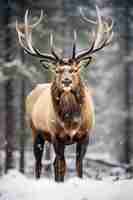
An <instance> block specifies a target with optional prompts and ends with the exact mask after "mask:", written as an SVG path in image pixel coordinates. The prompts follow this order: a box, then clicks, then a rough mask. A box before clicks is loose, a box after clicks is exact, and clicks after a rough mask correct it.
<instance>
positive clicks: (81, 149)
mask: <svg viewBox="0 0 133 200" xmlns="http://www.w3.org/2000/svg"><path fill="white" fill-rule="evenodd" d="M88 143H89V138H87V139H86V140H84V141H82V142H80V143H77V145H76V171H77V176H78V177H80V178H82V177H83V158H84V156H85V153H86V151H87V146H88Z"/></svg>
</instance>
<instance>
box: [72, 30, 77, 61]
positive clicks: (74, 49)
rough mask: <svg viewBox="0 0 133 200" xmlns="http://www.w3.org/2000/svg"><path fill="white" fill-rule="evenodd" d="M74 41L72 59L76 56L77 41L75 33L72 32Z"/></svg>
mask: <svg viewBox="0 0 133 200" xmlns="http://www.w3.org/2000/svg"><path fill="white" fill-rule="evenodd" d="M73 36H74V40H73V48H72V59H73V60H74V59H75V56H76V41H77V32H76V30H74V32H73Z"/></svg>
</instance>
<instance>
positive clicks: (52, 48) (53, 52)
mask: <svg viewBox="0 0 133 200" xmlns="http://www.w3.org/2000/svg"><path fill="white" fill-rule="evenodd" d="M53 41H54V38H53V33H52V32H51V33H50V49H51V53H52V55H53V56H54V57H55V59H56V60H57V61H59V62H60V61H61V59H60V57H59V56H58V55H57V53H56V52H55V50H54V45H53V43H54V42H53Z"/></svg>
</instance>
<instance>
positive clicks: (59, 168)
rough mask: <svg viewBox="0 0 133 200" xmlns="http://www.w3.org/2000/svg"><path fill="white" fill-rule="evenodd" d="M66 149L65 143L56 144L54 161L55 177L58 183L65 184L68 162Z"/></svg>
mask: <svg viewBox="0 0 133 200" xmlns="http://www.w3.org/2000/svg"><path fill="white" fill-rule="evenodd" d="M64 149H65V146H64V144H63V143H60V142H57V141H56V142H55V143H54V150H55V154H56V157H55V161H54V175H55V181H56V182H63V181H64V176H65V171H66V162H65V157H64Z"/></svg>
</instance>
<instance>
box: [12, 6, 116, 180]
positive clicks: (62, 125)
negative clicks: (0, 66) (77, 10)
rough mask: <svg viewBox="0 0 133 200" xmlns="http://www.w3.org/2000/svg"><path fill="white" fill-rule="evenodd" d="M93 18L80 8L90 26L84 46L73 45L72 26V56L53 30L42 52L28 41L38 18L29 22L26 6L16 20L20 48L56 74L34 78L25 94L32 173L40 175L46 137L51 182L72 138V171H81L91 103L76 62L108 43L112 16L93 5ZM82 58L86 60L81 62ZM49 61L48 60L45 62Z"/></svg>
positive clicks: (61, 172) (58, 176)
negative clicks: (62, 50) (59, 46)
mask: <svg viewBox="0 0 133 200" xmlns="http://www.w3.org/2000/svg"><path fill="white" fill-rule="evenodd" d="M96 13H97V20H96V21H93V20H90V19H88V18H87V17H86V16H85V15H84V14H83V13H81V14H82V19H83V20H84V21H85V22H88V23H93V24H94V26H96V31H93V34H92V36H91V37H92V38H91V40H92V41H91V44H90V47H89V48H86V49H83V50H80V51H79V52H77V50H76V39H77V34H76V31H74V42H73V47H72V56H71V57H68V58H62V57H61V56H60V55H58V54H57V52H56V51H55V48H54V47H53V34H51V35H50V46H51V53H50V54H47V53H41V52H40V50H38V49H37V48H35V47H34V46H33V44H32V30H33V29H34V28H35V27H36V26H37V25H38V24H39V23H40V22H41V20H42V17H43V12H42V11H41V15H40V18H39V19H38V21H37V22H36V23H34V24H30V23H29V18H28V10H26V13H25V17H24V23H18V22H17V21H16V31H17V34H18V40H19V43H20V45H21V47H22V48H23V49H24V51H25V52H26V53H28V54H30V55H32V56H34V57H37V58H39V59H40V62H41V63H42V64H43V66H44V67H45V68H46V67H47V68H49V67H50V68H51V69H52V70H53V71H54V73H55V76H54V78H53V81H52V82H50V83H44V84H38V85H37V86H36V87H35V88H34V89H33V90H32V91H31V92H30V94H29V95H28V96H27V98H26V116H27V118H28V124H29V125H30V127H31V129H32V137H33V151H34V156H35V176H36V178H40V175H41V168H42V164H41V160H42V155H43V148H44V143H45V142H46V141H48V142H50V143H51V144H52V145H53V147H54V151H55V161H54V175H55V181H56V182H63V181H64V176H65V171H66V161H65V155H64V150H65V146H66V145H70V144H74V143H76V172H77V176H78V177H81V178H82V176H83V158H84V156H85V153H86V150H87V146H88V142H89V136H90V134H91V130H92V128H93V126H94V121H95V118H94V106H93V101H92V94H91V90H90V89H89V88H88V87H87V86H86V85H85V83H84V82H83V81H82V80H81V76H80V70H81V67H86V66H87V65H89V64H90V63H91V61H92V54H94V53H95V52H97V51H99V50H101V49H103V48H104V47H105V46H108V45H109V44H110V42H111V41H112V37H113V31H112V27H113V21H112V19H111V20H108V19H109V18H108V19H105V18H104V17H102V16H101V12H100V9H99V8H98V7H97V6H96ZM83 61H84V63H85V65H84V66H83ZM46 63H48V66H46V65H45V64H46Z"/></svg>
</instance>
